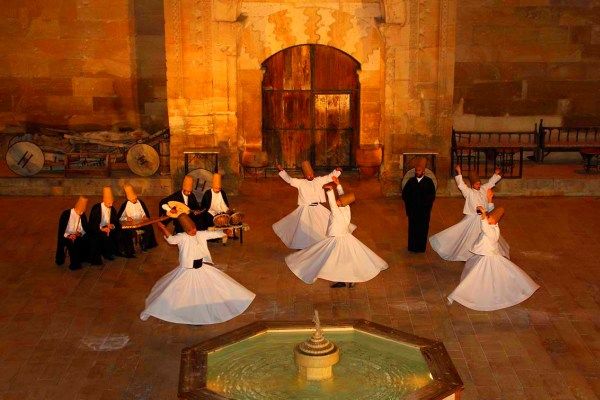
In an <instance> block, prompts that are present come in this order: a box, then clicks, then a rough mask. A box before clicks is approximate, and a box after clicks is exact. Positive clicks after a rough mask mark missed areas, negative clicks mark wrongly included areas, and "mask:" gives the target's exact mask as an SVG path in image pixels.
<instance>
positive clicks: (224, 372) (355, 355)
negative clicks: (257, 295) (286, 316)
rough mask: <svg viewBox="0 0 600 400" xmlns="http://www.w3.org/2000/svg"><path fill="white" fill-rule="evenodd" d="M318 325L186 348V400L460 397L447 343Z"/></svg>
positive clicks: (250, 332)
mask: <svg viewBox="0 0 600 400" xmlns="http://www.w3.org/2000/svg"><path fill="white" fill-rule="evenodd" d="M316 321H317V323H316V325H317V326H316V329H315V327H314V326H312V325H311V324H310V323H302V322H279V321H277V322H276V321H259V322H255V323H252V324H250V325H247V326H245V327H242V328H240V329H237V330H234V331H232V332H229V333H226V334H224V335H221V336H218V337H216V338H214V339H209V340H206V341H204V342H202V343H199V344H197V345H195V346H192V347H189V348H186V349H184V350H183V351H182V357H181V370H180V381H179V398H181V399H190V400H191V399H195V400H198V399H237V400H255V399H264V400H267V399H281V400H284V399H285V400H287V399H311V400H317V399H328V400H336V399H353V400H354V399H356V400H358V399H370V400H379V399H381V400H383V399H415V400H416V399H428V400H434V399H435V400H438V399H439V400H441V399H444V400H446V399H448V400H449V399H458V394H459V393H460V391H462V388H463V384H462V381H461V379H460V377H459V376H458V373H457V372H456V369H455V368H454V365H453V364H452V361H451V360H450V357H449V356H448V353H447V352H446V349H445V348H444V345H443V344H442V343H441V342H437V341H433V340H429V339H425V338H422V337H418V336H414V335H411V334H408V333H405V332H401V331H398V330H395V329H392V328H388V327H385V326H383V325H379V324H375V323H373V322H370V321H365V320H351V321H342V322H340V321H337V322H332V323H327V324H324V325H323V326H321V325H320V323H319V322H318V317H317V318H316ZM325 337H326V339H325ZM307 338H308V340H307Z"/></svg>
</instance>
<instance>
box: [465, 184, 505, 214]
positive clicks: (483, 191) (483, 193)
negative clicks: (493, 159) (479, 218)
mask: <svg viewBox="0 0 600 400" xmlns="http://www.w3.org/2000/svg"><path fill="white" fill-rule="evenodd" d="M500 179H502V177H501V176H500V175H497V174H494V175H492V177H491V178H490V179H489V180H488V181H487V182H486V183H484V184H483V185H481V187H480V188H479V190H475V189H473V188H470V187H468V186H467V185H466V184H465V182H464V181H463V178H462V175H456V176H455V177H454V180H456V184H457V185H458V190H460V192H461V193H462V195H463V197H464V198H465V206H464V207H463V214H467V215H473V214H477V206H483V208H485V209H486V210H487V209H488V202H487V191H488V189H491V188H493V187H494V186H496V183H498V181H499V180H500Z"/></svg>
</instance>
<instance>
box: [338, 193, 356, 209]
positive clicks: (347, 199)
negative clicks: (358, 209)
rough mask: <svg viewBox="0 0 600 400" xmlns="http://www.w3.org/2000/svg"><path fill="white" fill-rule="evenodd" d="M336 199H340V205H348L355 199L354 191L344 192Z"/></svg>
mask: <svg viewBox="0 0 600 400" xmlns="http://www.w3.org/2000/svg"><path fill="white" fill-rule="evenodd" d="M338 200H339V201H340V204H341V205H342V206H348V205H350V204H352V203H354V201H355V200H356V197H355V196H354V193H345V194H343V195H341V196H340V198H339V199H338Z"/></svg>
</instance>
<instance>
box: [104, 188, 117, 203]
mask: <svg viewBox="0 0 600 400" xmlns="http://www.w3.org/2000/svg"><path fill="white" fill-rule="evenodd" d="M114 201H115V197H114V196H113V192H112V189H111V187H110V186H104V187H103V188H102V202H103V203H112V202H114Z"/></svg>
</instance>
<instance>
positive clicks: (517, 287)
mask: <svg viewBox="0 0 600 400" xmlns="http://www.w3.org/2000/svg"><path fill="white" fill-rule="evenodd" d="M539 287H540V286H539V285H538V284H537V283H535V282H534V281H533V280H532V279H531V278H530V277H529V275H527V274H526V273H525V272H524V271H523V270H522V269H521V268H519V267H518V266H516V265H515V264H514V263H513V262H512V261H510V260H508V259H506V258H505V257H503V256H500V255H497V256H482V255H478V254H476V255H474V256H472V257H471V258H470V259H469V260H468V261H467V262H466V264H465V268H464V270H463V272H462V275H461V277H460V283H459V284H458V286H457V287H456V289H454V291H453V292H452V293H451V294H450V296H448V301H449V302H450V303H452V302H453V301H457V302H459V303H460V304H462V305H463V306H465V307H468V308H470V309H473V310H478V311H493V310H500V309H502V308H506V307H511V306H514V305H516V304H519V303H521V302H522V301H524V300H526V299H528V298H529V297H530V296H531V295H532V294H533V293H534V292H535V291H536V290H537V289H538V288H539Z"/></svg>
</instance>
